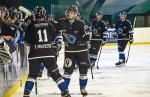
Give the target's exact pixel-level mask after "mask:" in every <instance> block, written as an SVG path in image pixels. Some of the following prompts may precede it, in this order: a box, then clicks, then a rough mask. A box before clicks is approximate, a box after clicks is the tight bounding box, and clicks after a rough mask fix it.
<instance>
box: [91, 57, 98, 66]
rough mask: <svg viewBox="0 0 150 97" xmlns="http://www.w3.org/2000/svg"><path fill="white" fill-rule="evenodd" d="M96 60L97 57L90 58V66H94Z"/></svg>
mask: <svg viewBox="0 0 150 97" xmlns="http://www.w3.org/2000/svg"><path fill="white" fill-rule="evenodd" d="M96 60H97V57H94V56H91V57H90V62H91V64H92V65H94V64H95V62H96Z"/></svg>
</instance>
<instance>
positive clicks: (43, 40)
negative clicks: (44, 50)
mask: <svg viewBox="0 0 150 97" xmlns="http://www.w3.org/2000/svg"><path fill="white" fill-rule="evenodd" d="M38 34H39V42H48V38H47V31H46V29H44V30H43V31H41V30H38ZM42 34H44V37H43V38H44V39H43V38H42Z"/></svg>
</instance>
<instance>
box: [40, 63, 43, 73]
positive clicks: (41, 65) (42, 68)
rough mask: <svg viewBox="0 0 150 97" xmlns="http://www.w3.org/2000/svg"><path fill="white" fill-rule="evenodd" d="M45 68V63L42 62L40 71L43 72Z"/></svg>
mask: <svg viewBox="0 0 150 97" xmlns="http://www.w3.org/2000/svg"><path fill="white" fill-rule="evenodd" d="M43 70H44V64H43V63H41V64H40V72H41V73H42V72H43Z"/></svg>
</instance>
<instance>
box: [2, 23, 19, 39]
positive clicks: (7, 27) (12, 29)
mask: <svg viewBox="0 0 150 97" xmlns="http://www.w3.org/2000/svg"><path fill="white" fill-rule="evenodd" d="M0 25H1V27H0V35H1V36H11V37H13V38H14V37H15V36H16V32H17V26H15V25H12V24H9V23H7V22H4V21H0Z"/></svg>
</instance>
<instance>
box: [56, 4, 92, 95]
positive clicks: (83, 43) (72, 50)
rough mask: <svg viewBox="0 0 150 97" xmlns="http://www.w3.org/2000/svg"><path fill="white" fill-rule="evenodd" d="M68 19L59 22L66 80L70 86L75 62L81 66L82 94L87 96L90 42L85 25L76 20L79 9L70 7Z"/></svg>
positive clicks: (67, 12)
mask: <svg viewBox="0 0 150 97" xmlns="http://www.w3.org/2000/svg"><path fill="white" fill-rule="evenodd" d="M65 15H66V18H63V19H61V20H59V21H58V30H59V32H61V33H62V36H63V40H64V43H65V60H64V75H63V77H64V80H65V83H66V84H67V86H69V83H70V78H71V75H72V73H73V70H74V68H75V62H76V61H77V62H78V66H79V73H80V78H79V84H80V90H81V94H82V95H83V96H86V95H87V94H88V93H87V91H86V86H87V81H88V77H87V73H88V68H89V54H88V44H87V42H88V40H89V36H88V35H87V34H86V31H85V29H84V23H83V22H82V21H80V20H76V16H77V8H76V7H74V6H71V7H69V8H68V9H67V10H66V12H65Z"/></svg>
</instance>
